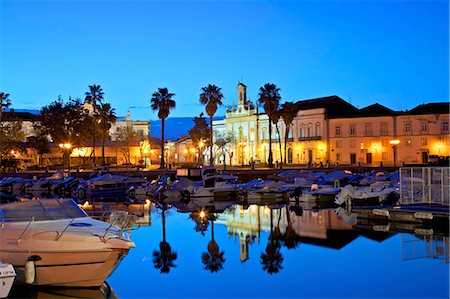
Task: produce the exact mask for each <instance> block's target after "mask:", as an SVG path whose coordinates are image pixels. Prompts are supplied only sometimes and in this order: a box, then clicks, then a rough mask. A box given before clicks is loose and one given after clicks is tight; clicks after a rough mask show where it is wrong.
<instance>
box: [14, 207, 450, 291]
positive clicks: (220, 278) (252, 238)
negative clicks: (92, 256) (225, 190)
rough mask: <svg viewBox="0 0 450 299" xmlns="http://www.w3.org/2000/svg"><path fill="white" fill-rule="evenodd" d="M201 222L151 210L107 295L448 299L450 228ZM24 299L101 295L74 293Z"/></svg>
mask: <svg viewBox="0 0 450 299" xmlns="http://www.w3.org/2000/svg"><path fill="white" fill-rule="evenodd" d="M139 209H140V208H139ZM296 211H297V213H296ZM201 216H203V215H201V214H200V213H199V212H198V211H197V212H194V213H189V212H187V213H186V212H185V213H181V212H179V211H177V209H175V208H171V209H167V210H164V212H163V211H162V210H161V209H159V208H155V207H152V208H151V213H150V214H149V215H147V217H146V218H141V220H142V219H143V220H144V224H143V225H141V226H140V227H139V228H137V229H135V230H133V231H132V232H131V238H132V240H133V241H134V242H135V243H136V248H134V249H132V250H131V251H130V253H129V254H128V256H127V257H126V258H125V259H124V260H123V261H122V263H121V264H120V266H119V267H118V268H117V269H116V271H115V272H114V273H113V275H112V276H111V277H109V278H108V280H107V283H108V284H109V285H110V286H111V288H112V289H113V293H112V294H111V296H110V298H121V299H123V298H362V297H364V298H448V297H449V252H448V249H449V245H448V230H447V233H446V234H442V233H439V234H434V235H433V236H427V237H424V236H422V237H419V236H414V235H411V234H405V233H395V232H376V231H374V230H373V227H368V226H366V225H361V224H358V223H357V222H355V218H354V217H350V216H349V215H346V214H343V213H339V212H338V211H337V210H334V209H325V210H318V211H317V210H303V211H302V212H301V213H299V211H298V210H295V209H294V210H292V207H291V209H289V208H286V207H282V206H271V208H269V207H268V206H257V205H250V206H249V207H247V208H244V207H242V206H239V205H236V206H233V207H231V208H229V209H227V210H225V212H223V213H211V212H207V213H206V214H205V215H204V217H201ZM163 224H164V225H163ZM164 239H165V242H163V240H164ZM212 239H214V242H212ZM29 294H31V295H29V296H32V297H36V298H104V297H105V296H104V294H103V293H102V292H100V291H98V290H79V289H78V290H77V289H63V290H58V291H52V290H50V291H47V290H42V291H40V290H39V291H34V293H29ZM22 295H23V294H22ZM19 297H20V294H19Z"/></svg>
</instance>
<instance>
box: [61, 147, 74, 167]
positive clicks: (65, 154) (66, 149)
mask: <svg viewBox="0 0 450 299" xmlns="http://www.w3.org/2000/svg"><path fill="white" fill-rule="evenodd" d="M59 148H60V149H62V151H63V167H64V168H65V167H66V160H67V168H68V169H69V170H70V149H71V148H72V145H71V144H70V143H60V144H59Z"/></svg>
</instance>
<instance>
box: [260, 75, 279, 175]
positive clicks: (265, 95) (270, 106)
mask: <svg viewBox="0 0 450 299" xmlns="http://www.w3.org/2000/svg"><path fill="white" fill-rule="evenodd" d="M280 99H281V96H280V89H279V88H277V86H276V85H275V84H272V83H266V84H265V85H264V86H263V87H260V88H259V93H258V101H259V102H260V103H261V104H263V107H264V111H265V112H266V113H267V116H268V117H269V159H268V161H267V162H268V164H269V167H273V156H272V116H273V114H274V113H275V111H276V110H277V108H278V105H279V103H280Z"/></svg>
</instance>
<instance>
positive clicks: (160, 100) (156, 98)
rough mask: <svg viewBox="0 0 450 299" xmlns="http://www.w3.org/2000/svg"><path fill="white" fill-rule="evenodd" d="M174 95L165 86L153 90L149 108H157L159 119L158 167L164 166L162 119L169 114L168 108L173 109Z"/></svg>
mask: <svg viewBox="0 0 450 299" xmlns="http://www.w3.org/2000/svg"><path fill="white" fill-rule="evenodd" d="M173 96H175V94H174V93H169V91H168V90H167V88H166V87H163V88H158V91H156V92H154V93H153V95H152V98H151V100H150V102H151V108H152V110H153V111H156V110H158V118H159V119H161V163H160V166H159V168H160V169H163V168H164V165H165V163H164V120H165V119H166V118H167V117H168V116H169V113H170V110H171V109H174V108H175V106H176V103H175V101H174V100H172V97H173Z"/></svg>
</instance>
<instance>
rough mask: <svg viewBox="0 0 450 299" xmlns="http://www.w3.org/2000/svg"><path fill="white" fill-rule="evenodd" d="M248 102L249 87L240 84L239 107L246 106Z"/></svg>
mask: <svg viewBox="0 0 450 299" xmlns="http://www.w3.org/2000/svg"><path fill="white" fill-rule="evenodd" d="M246 102H247V86H245V85H244V84H243V83H241V82H239V84H238V105H239V106H244V105H245V103H246Z"/></svg>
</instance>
